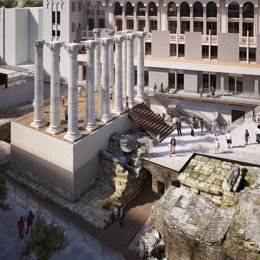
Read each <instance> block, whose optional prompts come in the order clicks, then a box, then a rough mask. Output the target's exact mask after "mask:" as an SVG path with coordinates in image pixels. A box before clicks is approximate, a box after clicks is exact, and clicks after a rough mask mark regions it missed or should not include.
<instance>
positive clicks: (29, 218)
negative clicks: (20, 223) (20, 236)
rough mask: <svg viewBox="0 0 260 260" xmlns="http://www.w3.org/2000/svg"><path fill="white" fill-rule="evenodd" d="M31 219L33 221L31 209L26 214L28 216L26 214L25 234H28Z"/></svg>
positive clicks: (31, 222)
mask: <svg viewBox="0 0 260 260" xmlns="http://www.w3.org/2000/svg"><path fill="white" fill-rule="evenodd" d="M33 221H34V214H33V213H32V211H31V210H29V214H28V216H27V222H26V223H27V229H26V232H25V233H26V234H28V233H29V230H30V227H31V226H32V224H33Z"/></svg>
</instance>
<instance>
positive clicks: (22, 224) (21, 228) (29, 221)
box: [17, 210, 34, 239]
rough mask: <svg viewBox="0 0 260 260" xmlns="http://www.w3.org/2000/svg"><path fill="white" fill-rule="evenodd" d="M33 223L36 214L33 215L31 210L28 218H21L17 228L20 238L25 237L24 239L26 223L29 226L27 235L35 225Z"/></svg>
mask: <svg viewBox="0 0 260 260" xmlns="http://www.w3.org/2000/svg"><path fill="white" fill-rule="evenodd" d="M33 222H34V214H33V213H32V211H31V210H29V212H28V215H27V217H23V216H22V217H20V219H19V220H18V222H17V228H18V231H19V238H21V239H23V237H24V227H25V223H26V224H27V227H26V231H25V233H26V234H28V233H29V231H30V228H31V226H32V225H33Z"/></svg>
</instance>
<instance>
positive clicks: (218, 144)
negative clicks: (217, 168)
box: [215, 137, 220, 153]
mask: <svg viewBox="0 0 260 260" xmlns="http://www.w3.org/2000/svg"><path fill="white" fill-rule="evenodd" d="M219 148H220V142H219V140H218V138H217V137H216V139H215V153H219Z"/></svg>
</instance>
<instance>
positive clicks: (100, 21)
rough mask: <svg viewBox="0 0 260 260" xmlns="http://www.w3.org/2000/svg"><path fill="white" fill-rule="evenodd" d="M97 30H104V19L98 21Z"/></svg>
mask: <svg viewBox="0 0 260 260" xmlns="http://www.w3.org/2000/svg"><path fill="white" fill-rule="evenodd" d="M98 28H105V19H98Z"/></svg>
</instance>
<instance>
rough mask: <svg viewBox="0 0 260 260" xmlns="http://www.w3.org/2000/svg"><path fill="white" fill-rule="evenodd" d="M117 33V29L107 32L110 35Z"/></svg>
mask: <svg viewBox="0 0 260 260" xmlns="http://www.w3.org/2000/svg"><path fill="white" fill-rule="evenodd" d="M115 33H116V31H115V30H107V34H108V35H109V36H114V35H115Z"/></svg>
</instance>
